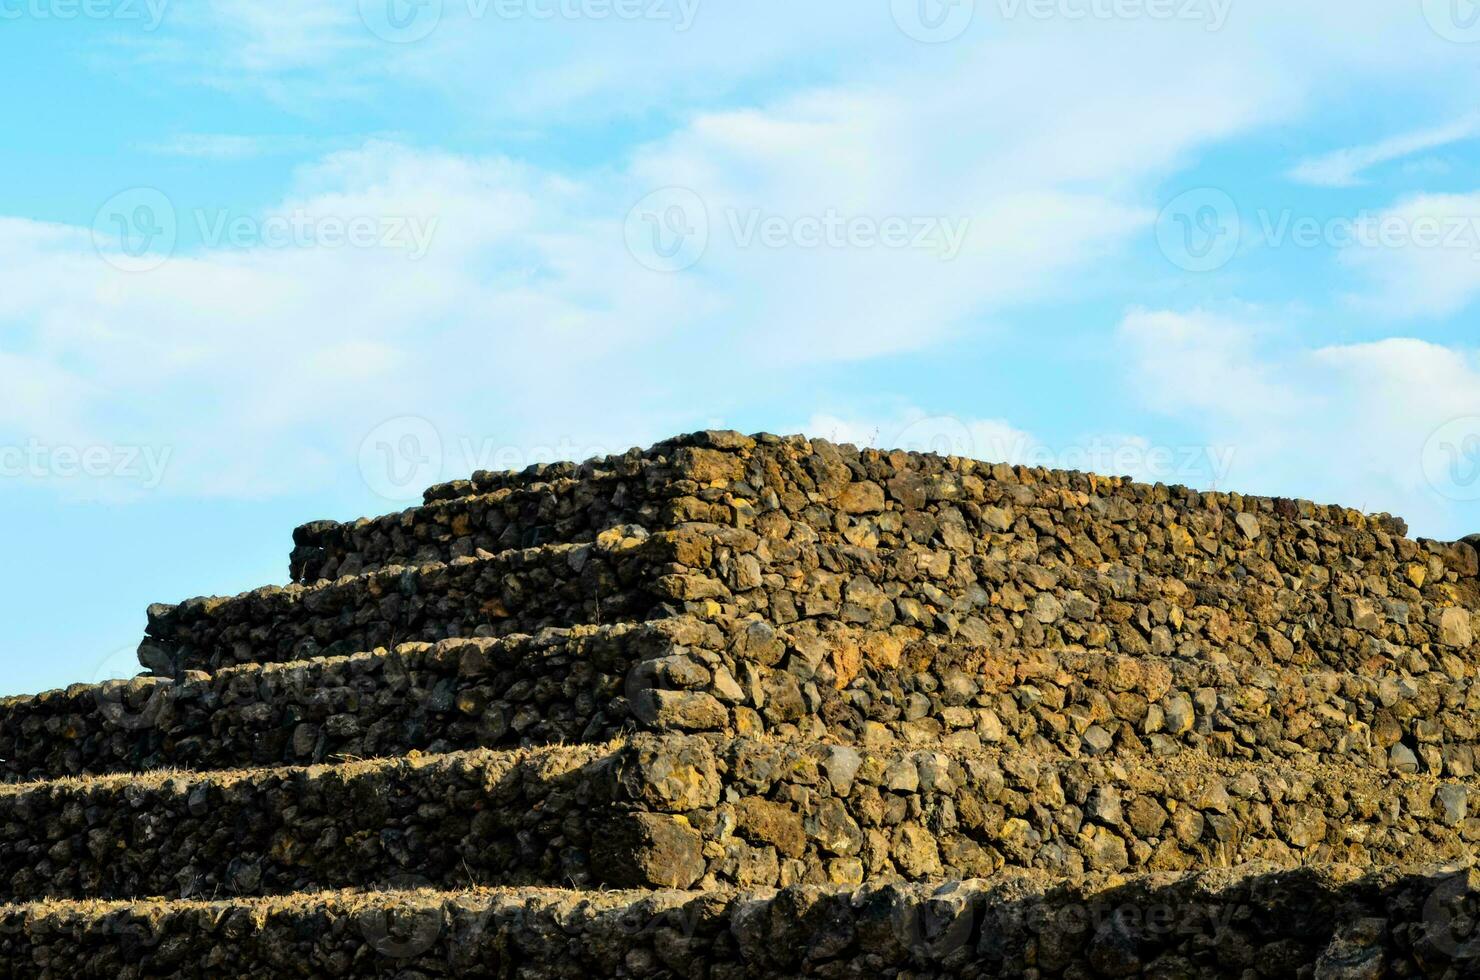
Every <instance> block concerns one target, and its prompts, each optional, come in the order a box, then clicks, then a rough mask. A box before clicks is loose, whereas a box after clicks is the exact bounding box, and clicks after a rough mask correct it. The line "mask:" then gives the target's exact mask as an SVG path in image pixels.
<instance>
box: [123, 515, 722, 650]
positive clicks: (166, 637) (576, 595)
mask: <svg viewBox="0 0 1480 980" xmlns="http://www.w3.org/2000/svg"><path fill="white" fill-rule="evenodd" d="M635 530H640V529H635ZM693 538H694V535H693V533H692V532H659V533H657V534H653V535H647V534H646V532H645V531H644V532H642V535H641V536H637V535H634V536H632V537H626V536H623V537H620V538H616V537H613V538H611V539H609V540H608V539H603V540H602V541H601V542H591V543H585V544H546V545H539V546H536V547H533V548H524V549H518V550H510V551H505V552H502V553H500V554H497V555H491V556H489V557H487V558H475V557H465V558H456V559H453V560H452V561H450V562H441V563H435V564H429V565H420V566H390V567H386V568H382V569H378V570H376V571H372V572H366V573H364V574H361V575H354V576H344V577H341V578H339V579H336V580H333V581H327V580H326V581H322V582H316V583H313V584H308V585H304V584H297V583H294V584H289V585H282V586H280V585H267V586H261V587H259V588H256V589H252V590H249V591H247V592H242V593H238V594H237V595H234V596H198V597H195V598H192V599H186V600H184V601H183V602H179V603H173V604H167V603H155V604H153V605H151V606H149V608H148V610H147V615H148V622H147V625H146V627H145V636H144V639H143V641H142V642H141V643H140V645H139V661H140V663H141V664H142V665H143V666H144V667H145V668H146V669H148V670H150V671H151V672H153V673H155V674H160V675H176V674H178V673H180V672H183V671H184V670H186V669H191V668H193V667H194V668H199V667H200V666H201V665H202V664H203V663H211V664H216V663H217V661H218V660H219V659H226V661H227V662H228V663H230V662H231V660H230V659H229V657H228V656H224V655H223V652H222V651H223V650H224V649H225V647H224V646H222V645H221V643H222V638H221V637H220V636H219V635H213V634H215V633H216V631H218V630H219V629H228V628H229V629H232V630H235V631H237V632H241V631H242V630H243V629H247V630H251V631H255V632H263V631H266V632H269V633H271V634H275V635H276V642H278V643H280V644H282V643H292V644H294V645H296V644H297V643H298V642H299V641H306V640H311V639H313V638H312V637H310V636H308V635H306V634H303V627H304V625H305V624H304V622H301V621H300V616H299V612H300V611H303V612H304V613H305V615H304V616H303V617H302V618H305V619H307V618H313V617H316V616H320V614H321V612H322V611H323V610H324V609H327V608H331V607H332V606H333V604H334V603H335V602H340V603H341V604H343V603H344V602H346V601H347V600H351V599H352V600H354V601H355V602H356V603H357V604H358V605H359V606H360V607H361V611H364V610H366V609H370V608H371V607H372V606H374V605H378V604H379V603H380V602H381V600H382V599H384V598H389V597H406V596H427V597H431V598H433V599H437V598H442V597H443V596H444V594H445V591H446V589H447V587H448V586H449V584H455V585H458V586H462V587H466V586H468V585H469V584H470V583H471V584H477V585H478V586H479V588H480V589H483V588H484V586H485V585H486V586H488V590H486V591H479V592H478V593H476V594H475V593H471V592H466V591H464V592H461V593H459V599H460V600H461V601H462V602H463V603H464V605H465V606H466V608H462V609H459V610H458V611H459V612H460V614H462V615H464V617H465V618H466V622H462V623H460V624H459V623H454V626H461V628H462V629H465V630H467V631H468V632H469V634H470V635H488V636H493V635H500V634H507V633H510V632H515V631H516V630H515V629H504V630H496V629H494V624H497V623H504V624H506V625H507V624H510V623H517V622H518V621H519V617H521V616H528V617H529V618H531V619H533V620H536V621H546V622H548V621H551V620H553V621H554V622H548V625H575V624H580V623H600V622H601V621H602V620H603V618H605V619H606V620H608V621H621V620H624V619H630V618H637V619H645V618H647V617H646V616H645V615H635V616H628V615H624V613H625V612H627V611H628V610H626V609H625V608H624V604H625V605H631V606H634V608H635V609H636V612H638V613H641V612H642V611H643V609H646V608H647V607H649V606H652V605H655V604H656V603H658V602H659V601H660V599H662V598H663V597H664V596H665V595H667V593H668V592H672V591H674V589H676V588H677V584H673V583H670V582H669V581H668V580H669V579H675V578H678V579H682V578H683V576H674V575H664V572H665V571H666V570H667V568H668V567H669V566H668V564H666V563H668V562H669V561H670V560H671V559H673V558H674V557H676V556H677V555H678V554H679V553H680V552H681V551H682V550H683V549H684V548H685V547H686V546H687V545H688V544H689V543H691V542H692V541H693ZM519 573H525V574H526V575H527V576H529V577H532V578H534V579H535V580H536V582H533V583H532V582H529V581H524V580H522V578H521V575H520V574H519ZM552 576H553V577H554V579H555V581H554V586H559V587H560V588H562V589H563V590H564V592H563V593H562V592H561V591H560V589H556V588H554V587H552V586H551V585H550V583H543V584H539V587H538V588H537V589H536V590H534V591H531V586H532V585H535V584H538V580H539V579H540V578H551V577H552ZM602 578H606V579H608V580H611V582H612V585H611V589H612V591H609V592H607V593H605V594H603V593H602V592H601V591H600V580H601V579H602ZM485 579H486V581H484V580H485ZM429 582H430V587H428V585H427V583H429ZM629 584H630V587H629ZM494 589H497V590H503V591H510V590H512V591H513V592H514V594H516V595H517V596H520V597H521V598H522V599H523V600H524V604H523V605H519V606H517V607H516V608H514V609H513V610H512V611H511V610H510V609H509V608H508V607H507V606H506V605H505V603H504V602H503V601H502V599H501V597H500V596H499V595H497V594H489V591H492V590H494ZM573 590H574V591H573ZM475 600H476V601H475ZM561 603H568V604H570V605H561ZM593 609H594V613H593V612H592V610H593ZM603 609H605V612H606V615H605V617H603V616H602V615H601V613H602V611H603ZM588 613H590V614H591V615H590V617H589V618H585V617H587V615H588ZM223 614H224V615H229V616H234V617H235V619H234V620H224V619H223ZM475 621H476V622H477V623H478V624H479V627H477V628H475V627H473V626H472V625H471V624H472V623H473V622H475ZM440 623H441V621H431V622H428V623H425V624H423V625H424V626H426V627H430V626H433V625H438V624H440ZM545 624H546V623H545V622H537V624H536V625H545ZM331 625H332V626H333V627H334V629H335V630H338V631H340V632H346V633H354V632H356V631H358V630H360V629H361V626H362V623H361V622H359V621H356V620H346V619H345V618H344V617H343V616H342V615H341V616H340V617H339V619H338V620H335V621H332V623H331ZM371 625H390V624H385V623H382V622H381V621H379V620H375V619H373V618H372V620H371ZM289 627H292V628H295V629H297V630H298V632H299V634H300V635H299V636H298V638H297V640H294V639H293V636H292V632H291V630H290V629H289ZM485 627H486V632H481V633H480V632H478V631H477V630H478V629H482V628H485ZM524 631H525V632H527V631H528V629H526V630H524ZM435 632H436V633H441V634H442V635H441V636H420V637H418V636H416V635H414V634H413V635H411V636H405V635H404V634H403V638H404V639H418V638H419V639H425V640H429V641H430V640H434V639H442V638H444V637H445V636H446V634H447V633H449V632H454V633H455V632H457V630H456V629H449V628H446V627H445V626H442V625H438V629H436V630H435ZM192 633H194V634H195V635H194V636H192V635H191V634H192ZM342 639H343V637H341V640H342ZM253 642H256V641H255V640H253ZM335 642H338V641H335ZM354 642H356V641H354V640H349V641H348V643H346V645H345V647H344V648H343V649H342V650H341V651H338V652H344V653H348V652H352V651H353V650H355V649H364V647H363V646H361V647H355V646H351V645H348V644H349V643H354ZM197 644H198V645H199V646H200V649H196V648H195V647H196V645H197ZM249 645H250V644H249ZM330 645H331V646H333V643H331V644H330ZM375 645H377V646H378V645H384V644H382V643H378V642H377V643H375ZM234 646H240V643H237V644H234ZM292 652H293V651H291V650H280V651H277V653H288V654H291V653H292ZM248 653H249V654H250V655H249V656H247V657H244V658H243V659H242V661H240V662H245V661H247V660H251V661H262V662H265V661H274V660H302V659H307V658H306V657H305V656H302V655H298V656H293V655H288V656H279V655H277V654H276V653H273V652H270V651H269V652H263V651H258V652H257V653H252V652H251V651H250V650H249V651H248ZM235 655H236V654H235V653H231V654H230V655H229V656H235ZM202 657H204V658H205V659H204V660H202V659H201V658H202ZM218 666H219V664H218Z"/></svg>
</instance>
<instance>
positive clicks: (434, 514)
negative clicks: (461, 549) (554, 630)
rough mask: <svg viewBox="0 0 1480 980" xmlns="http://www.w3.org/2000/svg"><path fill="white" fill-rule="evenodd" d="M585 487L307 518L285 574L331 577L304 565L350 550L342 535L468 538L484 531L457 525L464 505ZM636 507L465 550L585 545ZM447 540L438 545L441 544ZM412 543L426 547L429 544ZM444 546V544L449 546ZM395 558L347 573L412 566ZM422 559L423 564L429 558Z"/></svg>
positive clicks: (534, 488)
mask: <svg viewBox="0 0 1480 980" xmlns="http://www.w3.org/2000/svg"><path fill="white" fill-rule="evenodd" d="M588 485H590V484H589V482H588V481H582V480H559V481H554V482H551V483H535V484H531V485H529V486H512V487H504V488H501V489H498V490H492V491H488V492H486V493H474V494H470V495H467V496H462V497H454V498H450V499H446V500H436V501H432V502H430V503H425V504H419V505H417V506H414V507H408V508H405V509H403V510H400V511H396V512H394V513H389V514H380V515H376V516H374V517H360V518H356V519H355V520H351V521H334V520H317V521H309V522H307V523H304V524H300V525H298V526H297V527H296V528H294V529H293V551H292V554H291V555H290V557H289V563H288V564H289V578H290V580H291V581H292V582H295V583H299V584H305V585H308V584H313V583H315V582H321V581H325V580H326V579H327V580H332V579H333V578H337V577H339V576H337V575H336V576H324V575H322V574H316V575H314V576H313V577H309V570H308V569H309V563H310V560H311V559H318V560H317V561H314V562H313V567H315V568H320V567H322V565H323V561H324V559H325V558H326V556H327V555H328V554H329V553H332V554H333V555H334V556H336V557H339V558H341V559H342V558H343V557H344V556H345V555H347V554H350V553H351V552H350V551H349V550H348V548H347V543H348V542H347V541H346V538H348V537H350V536H354V535H359V534H376V533H379V534H384V535H390V534H393V533H395V532H397V531H411V530H412V529H413V528H416V527H418V526H421V527H426V526H434V527H438V528H439V529H440V531H441V533H442V535H443V536H445V538H446V539H447V542H450V541H453V540H455V539H457V538H462V537H474V536H477V534H478V533H479V532H483V531H486V528H484V527H482V526H478V527H474V526H472V525H468V526H466V527H465V528H458V527H457V521H458V519H459V517H461V516H463V515H465V514H467V513H468V512H469V510H470V509H474V508H476V507H478V506H480V505H483V506H486V507H489V508H495V507H501V506H503V507H507V506H509V504H510V502H511V501H513V502H515V504H516V505H518V503H519V502H520V501H528V502H535V501H537V500H539V499H541V498H543V497H544V496H545V495H547V494H554V495H556V496H557V497H560V496H564V495H567V494H570V493H571V492H573V491H575V490H577V489H579V488H581V487H582V486H588ZM658 503H659V501H657V500H654V501H650V502H649V504H648V506H649V507H655V506H656V505H657V504H658ZM640 510H641V508H640V507H639V506H633V507H632V508H631V509H630V510H629V511H625V512H623V513H621V514H617V515H615V516H612V517H611V519H610V520H605V519H603V520H601V521H598V522H596V523H595V524H593V525H592V526H591V527H589V528H584V529H582V530H581V531H579V532H578V533H577V535H576V536H575V537H572V538H564V537H552V538H550V539H549V540H535V541H532V542H525V541H523V540H521V542H520V543H518V544H512V545H508V546H506V547H500V548H497V549H493V548H485V547H481V546H479V547H477V548H476V549H474V550H472V551H470V553H471V554H473V555H481V556H487V555H495V554H500V553H502V552H505V551H518V550H521V549H524V548H531V547H538V546H539V545H541V544H584V543H588V542H590V541H593V540H595V538H596V536H597V535H598V534H599V533H601V532H602V531H606V530H608V529H610V528H613V527H619V526H622V525H623V524H633V523H639V524H640V523H644V522H645V519H644V518H641V517H640V513H639V511H640ZM509 526H513V524H512V523H511V524H510V525H509ZM530 530H531V527H525V528H524V533H523V534H522V535H521V539H522V538H524V537H527V536H528V532H529V531H530ZM447 542H442V543H444V544H447ZM414 543H417V544H420V545H426V544H431V543H432V542H414ZM448 546H449V547H450V544H449V545H448ZM398 557H400V558H402V560H401V561H396V562H390V561H376V562H373V563H368V564H366V565H364V566H363V567H360V568H358V569H357V571H355V572H353V573H351V574H358V573H359V572H362V571H374V570H375V569H377V568H383V567H387V566H388V565H390V564H400V565H408V564H409V565H414V564H417V562H416V561H414V560H413V558H414V556H398ZM424 563H426V564H429V563H431V562H424Z"/></svg>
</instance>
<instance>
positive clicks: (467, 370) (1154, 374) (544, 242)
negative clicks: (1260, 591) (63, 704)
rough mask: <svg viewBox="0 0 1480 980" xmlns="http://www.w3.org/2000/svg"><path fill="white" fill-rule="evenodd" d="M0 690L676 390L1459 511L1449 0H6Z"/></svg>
mask: <svg viewBox="0 0 1480 980" xmlns="http://www.w3.org/2000/svg"><path fill="white" fill-rule="evenodd" d="M0 62H3V64H4V65H5V66H6V68H5V71H6V75H7V79H8V81H9V84H7V85H5V86H3V87H0V120H3V123H4V125H3V126H0V392H3V395H0V506H3V511H0V513H3V514H4V515H5V516H4V519H3V526H4V528H5V530H6V534H7V538H8V539H9V541H10V545H11V547H10V561H9V562H7V563H6V565H5V569H4V571H3V572H0V576H3V579H0V589H3V596H4V600H3V601H4V605H5V610H4V611H5V617H4V622H5V627H4V631H3V634H0V637H3V638H0V644H3V645H0V665H3V670H0V693H19V692H25V691H34V690H41V689H44V688H48V687H54V686H60V685H63V684H66V683H69V682H74V681H89V680H94V679H99V678H103V677H109V676H118V675H120V674H122V673H126V672H127V668H128V666H129V664H130V663H131V658H132V649H133V647H134V646H135V645H136V644H137V641H138V638H139V636H140V634H141V631H142V627H143V621H144V607H145V606H146V605H147V604H148V603H149V602H153V601H177V600H179V599H183V598H186V597H188V596H191V595H197V594H229V593H234V592H237V591H241V590H244V589H247V588H251V587H253V586H256V585H258V584H263V583H267V582H274V583H281V582H283V581H284V580H285V577H286V570H287V554H288V550H289V548H290V544H291V543H290V540H289V535H290V531H291V529H292V527H293V526H294V525H296V524H298V523H300V522H302V521H306V520H310V519H316V518H321V517H334V518H340V519H347V518H352V517H356V516H359V515H361V514H375V513H381V512H386V511H390V510H396V509H399V508H400V507H403V506H407V505H409V504H410V503H411V502H412V499H413V498H414V496H415V491H417V490H419V489H420V487H421V486H422V485H425V484H427V483H431V482H434V481H436V480H439V479H444V478H452V477H456V476H460V475H465V474H466V473H467V472H468V471H469V470H471V469H473V468H475V467H481V466H495V467H499V468H508V467H522V466H523V465H526V464H528V463H530V462H535V461H540V460H544V459H549V458H556V457H562V458H567V457H582V458H583V457H585V456H588V455H592V454H595V453H602V452H620V451H622V450H625V449H626V448H628V447H629V446H632V445H646V444H648V443H650V442H652V441H654V440H656V439H659V438H662V437H664V436H667V435H671V434H673V433H676V432H680V431H688V430H692V429H696V428H706V427H732V428H738V429H743V430H751V431H753V430H758V429H768V430H773V431H797V430H806V431H808V432H809V433H812V434H816V435H823V436H828V437H832V438H836V439H839V440H843V441H853V442H857V443H860V444H875V445H904V446H907V447H910V448H943V449H949V450H952V451H956V452H963V453H966V454H969V455H976V456H980V457H983V458H988V459H1003V458H1005V459H1010V460H1012V461H1015V462H1033V463H1041V464H1047V465H1064V466H1070V467H1075V468H1093V469H1100V470H1112V471H1115V472H1123V473H1130V474H1132V475H1135V476H1138V477H1141V478H1145V479H1152V480H1163V481H1165V482H1171V483H1187V484H1190V485H1193V486H1198V487H1217V488H1220V489H1235V490H1241V491H1246V492H1253V493H1269V494H1281V495H1292V496H1302V497H1311V498H1315V499H1318V500H1321V501H1323V502H1339V503H1343V504H1346V505H1349V506H1353V507H1358V508H1364V509H1367V510H1372V511H1378V510H1382V511H1389V512H1393V513H1397V514H1400V515H1402V516H1404V517H1406V518H1407V519H1408V520H1409V522H1410V523H1411V525H1412V526H1413V529H1414V533H1416V534H1420V535H1428V536H1434V537H1443V538H1454V537H1458V536H1461V535H1463V534H1468V533H1473V532H1476V531H1480V339H1477V337H1480V334H1477V331H1476V322H1477V320H1476V317H1477V308H1476V302H1477V300H1480V170H1477V163H1480V103H1477V101H1476V99H1475V97H1474V93H1475V92H1476V91H1477V88H1480V87H1477V85H1476V80H1477V79H1476V76H1477V74H1480V5H1476V4H1475V3H1472V2H1471V0H1381V2H1378V0H1348V2H1345V3H1341V4H1335V3H1330V2H1316V0H1283V2H1278V3H1276V2H1252V0H975V2H972V0H954V2H946V0H867V2H863V3H859V2H858V0H849V2H846V3H845V2H841V0H813V2H809V3H806V4H796V3H780V2H770V0H750V2H747V3H743V4H742V3H725V4H720V3H715V2H711V0H296V2H293V3H287V2H265V3H264V2H256V3H253V2H246V0H194V2H191V3H189V4H185V3H179V2H176V3H170V2H168V0H0Z"/></svg>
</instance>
